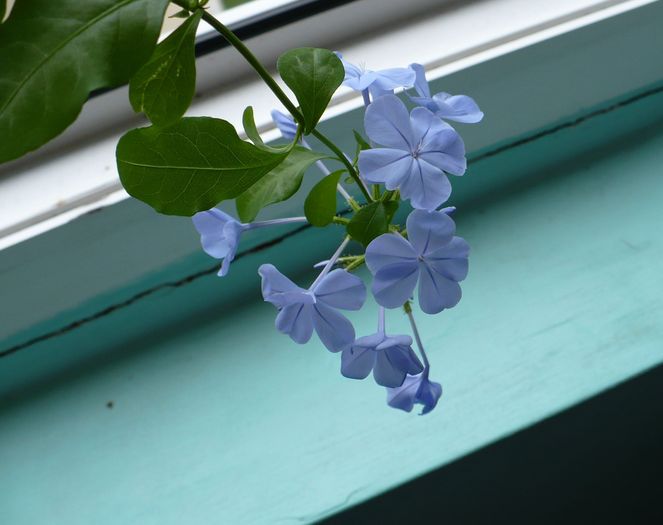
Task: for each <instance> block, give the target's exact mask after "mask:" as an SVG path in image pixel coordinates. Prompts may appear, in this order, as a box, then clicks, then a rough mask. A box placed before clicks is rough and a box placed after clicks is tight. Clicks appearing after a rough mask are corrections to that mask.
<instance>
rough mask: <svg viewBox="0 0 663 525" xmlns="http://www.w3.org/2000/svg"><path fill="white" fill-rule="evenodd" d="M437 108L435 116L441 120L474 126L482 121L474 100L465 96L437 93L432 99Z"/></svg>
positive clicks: (481, 114) (481, 115)
mask: <svg viewBox="0 0 663 525" xmlns="http://www.w3.org/2000/svg"><path fill="white" fill-rule="evenodd" d="M433 102H434V103H435V105H436V106H437V111H436V112H435V114H436V115H437V116H438V117H440V118H443V119H447V120H453V121H456V122H463V123H465V124H475V123H477V122H481V120H482V119H483V112H482V111H481V110H480V109H479V106H478V105H477V103H476V102H475V101H474V99H472V98H470V97H468V96H466V95H450V94H449V93H438V94H437V95H435V96H434V97H433Z"/></svg>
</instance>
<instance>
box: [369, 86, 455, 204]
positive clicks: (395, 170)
mask: <svg viewBox="0 0 663 525" xmlns="http://www.w3.org/2000/svg"><path fill="white" fill-rule="evenodd" d="M364 127H365V129H366V133H367V134H368V136H369V138H370V139H371V140H372V141H373V142H374V143H376V144H379V145H381V146H383V147H378V148H373V149H368V150H364V151H362V152H361V153H360V154H359V170H360V172H361V174H362V176H363V177H364V179H365V180H366V181H368V182H372V183H375V184H384V185H385V186H386V187H387V189H389V190H395V189H399V190H400V192H401V195H402V196H403V197H404V198H406V199H409V200H410V202H411V204H412V206H413V207H414V208H417V209H423V210H433V209H435V208H437V207H438V206H440V205H441V204H442V203H443V202H444V201H446V200H447V199H448V198H449V195H451V184H450V182H449V179H448V178H447V176H446V173H451V174H453V175H463V173H465V169H466V166H467V162H466V159H465V145H464V144H463V140H462V139H461V138H460V136H459V135H458V133H457V132H456V131H455V130H454V129H453V128H452V127H451V126H449V124H447V123H445V122H443V121H442V120H440V119H439V118H438V117H436V116H435V115H433V113H431V112H430V111H429V110H427V109H426V108H415V109H414V110H412V113H411V114H408V111H407V108H406V107H405V104H403V102H401V101H400V99H398V98H397V97H396V96H394V95H385V96H383V97H380V98H379V99H377V100H375V101H374V102H373V103H372V104H371V105H370V106H368V108H367V109H366V116H365V118H364Z"/></svg>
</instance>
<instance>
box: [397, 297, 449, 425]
mask: <svg viewBox="0 0 663 525" xmlns="http://www.w3.org/2000/svg"><path fill="white" fill-rule="evenodd" d="M405 313H406V314H407V316H408V319H409V320H410V326H411V327H412V332H413V333H414V338H415V340H416V341H417V348H418V349H419V353H421V357H422V359H423V360H424V369H423V371H422V372H421V373H419V374H417V375H413V374H408V376H407V377H406V378H405V380H404V381H403V384H402V385H401V386H399V387H396V388H387V404H388V405H389V406H390V407H393V408H399V409H401V410H405V411H406V412H410V411H411V410H412V408H413V407H414V405H415V404H420V405H423V409H422V410H421V413H420V415H422V416H423V415H424V414H428V412H430V411H431V410H433V409H434V408H435V405H437V402H438V400H439V399H440V396H441V395H442V385H440V384H439V383H434V382H433V381H430V380H429V379H428V373H429V372H430V362H429V361H428V356H427V355H426V350H425V349H424V345H423V343H422V342H421V337H420V336H419V330H418V328H417V323H416V322H415V321H414V316H413V315H412V308H411V307H410V304H409V303H408V304H407V305H405Z"/></svg>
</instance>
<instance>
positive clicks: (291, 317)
mask: <svg viewBox="0 0 663 525" xmlns="http://www.w3.org/2000/svg"><path fill="white" fill-rule="evenodd" d="M312 308H313V307H312V306H311V305H310V304H290V305H288V306H286V307H284V308H283V309H281V311H279V313H278V315H277V316H276V323H275V324H276V329H277V330H278V331H279V332H281V333H284V334H288V335H289V336H290V338H291V339H292V340H293V341H294V342H295V343H299V344H304V343H307V342H308V341H309V340H310V339H311V335H312V334H313V319H312V316H311V311H312Z"/></svg>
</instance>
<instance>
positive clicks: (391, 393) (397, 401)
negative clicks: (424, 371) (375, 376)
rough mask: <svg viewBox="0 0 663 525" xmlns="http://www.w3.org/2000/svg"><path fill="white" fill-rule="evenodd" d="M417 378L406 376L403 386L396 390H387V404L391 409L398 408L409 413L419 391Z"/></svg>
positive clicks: (418, 378)
mask: <svg viewBox="0 0 663 525" xmlns="http://www.w3.org/2000/svg"><path fill="white" fill-rule="evenodd" d="M420 379H421V375H419V376H407V377H406V378H405V380H404V381H403V384H402V385H401V386H399V387H398V388H388V389H387V404H388V405H389V406H390V407H393V408H399V409H401V410H405V411H406V412H411V411H412V408H413V407H414V402H415V396H416V395H417V390H419V384H420V383H419V382H420Z"/></svg>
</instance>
